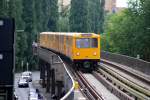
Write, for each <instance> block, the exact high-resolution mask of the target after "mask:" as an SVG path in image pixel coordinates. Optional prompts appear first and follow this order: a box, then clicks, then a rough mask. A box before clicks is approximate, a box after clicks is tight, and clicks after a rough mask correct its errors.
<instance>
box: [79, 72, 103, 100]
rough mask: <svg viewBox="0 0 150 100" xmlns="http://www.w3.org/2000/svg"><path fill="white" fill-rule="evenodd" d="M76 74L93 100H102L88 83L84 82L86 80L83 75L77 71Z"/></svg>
mask: <svg viewBox="0 0 150 100" xmlns="http://www.w3.org/2000/svg"><path fill="white" fill-rule="evenodd" d="M77 74H78V76H79V78H80V80H82V82H83V83H84V85H85V86H86V88H87V89H88V90H89V91H90V93H91V94H92V95H93V97H94V98H95V100H104V98H103V97H102V96H101V95H100V94H99V93H98V92H97V91H96V90H95V89H94V88H93V87H92V86H91V85H90V83H89V82H88V81H87V80H86V78H85V77H84V76H83V73H82V72H81V71H77Z"/></svg>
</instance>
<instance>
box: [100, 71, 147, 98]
mask: <svg viewBox="0 0 150 100" xmlns="http://www.w3.org/2000/svg"><path fill="white" fill-rule="evenodd" d="M98 71H99V72H100V73H102V74H103V75H104V76H106V77H107V78H109V80H111V81H112V83H113V84H116V86H119V87H121V88H122V90H125V91H126V92H127V93H130V94H132V96H135V98H138V99H142V100H149V99H150V98H149V97H148V96H146V95H144V94H142V93H140V92H139V91H136V90H134V89H133V88H131V87H130V86H128V85H126V84H125V83H123V82H121V81H120V80H118V79H117V78H116V77H114V76H113V75H112V74H111V73H108V72H107V71H105V70H104V69H102V68H99V70H98Z"/></svg>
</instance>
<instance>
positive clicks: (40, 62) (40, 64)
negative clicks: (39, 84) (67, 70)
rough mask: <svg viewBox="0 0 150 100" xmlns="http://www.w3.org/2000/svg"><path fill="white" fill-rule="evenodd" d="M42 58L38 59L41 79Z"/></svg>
mask: <svg viewBox="0 0 150 100" xmlns="http://www.w3.org/2000/svg"><path fill="white" fill-rule="evenodd" d="M42 65H43V64H42V60H41V59H39V69H40V79H42Z"/></svg>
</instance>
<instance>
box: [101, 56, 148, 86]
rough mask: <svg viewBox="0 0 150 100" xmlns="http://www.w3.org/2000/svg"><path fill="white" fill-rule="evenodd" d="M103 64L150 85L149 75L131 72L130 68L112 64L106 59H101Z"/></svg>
mask: <svg viewBox="0 0 150 100" xmlns="http://www.w3.org/2000/svg"><path fill="white" fill-rule="evenodd" d="M101 62H102V63H105V64H108V65H111V66H113V67H115V68H117V69H119V70H121V71H124V72H126V73H128V74H129V75H131V76H134V77H136V78H138V79H139V80H142V81H143V82H145V83H146V84H148V85H150V76H148V75H143V74H139V73H136V72H135V71H134V70H131V68H130V69H129V68H127V67H125V66H123V65H121V64H116V63H113V62H110V61H108V60H105V59H101Z"/></svg>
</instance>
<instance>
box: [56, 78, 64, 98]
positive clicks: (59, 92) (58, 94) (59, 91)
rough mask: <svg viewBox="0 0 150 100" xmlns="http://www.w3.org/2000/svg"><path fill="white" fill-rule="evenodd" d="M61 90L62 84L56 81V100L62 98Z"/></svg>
mask: <svg viewBox="0 0 150 100" xmlns="http://www.w3.org/2000/svg"><path fill="white" fill-rule="evenodd" d="M62 88H63V82H62V81H57V97H58V100H59V99H60V98H61V96H62Z"/></svg>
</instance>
